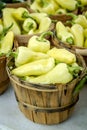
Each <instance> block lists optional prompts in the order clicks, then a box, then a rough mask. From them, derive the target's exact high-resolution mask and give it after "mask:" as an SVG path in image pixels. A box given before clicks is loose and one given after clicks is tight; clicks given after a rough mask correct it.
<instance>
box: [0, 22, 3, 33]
mask: <svg viewBox="0 0 87 130" xmlns="http://www.w3.org/2000/svg"><path fill="white" fill-rule="evenodd" d="M2 32H3V25H2V24H0V34H2Z"/></svg>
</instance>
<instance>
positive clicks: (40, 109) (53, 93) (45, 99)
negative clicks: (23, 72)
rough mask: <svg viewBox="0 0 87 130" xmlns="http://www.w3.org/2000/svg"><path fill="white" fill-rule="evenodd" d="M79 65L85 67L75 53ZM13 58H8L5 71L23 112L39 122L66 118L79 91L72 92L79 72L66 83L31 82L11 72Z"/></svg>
mask: <svg viewBox="0 0 87 130" xmlns="http://www.w3.org/2000/svg"><path fill="white" fill-rule="evenodd" d="M77 61H78V63H79V65H81V66H83V67H84V68H85V64H84V60H83V58H82V57H81V56H79V55H77ZM10 67H14V59H12V58H11V59H8V62H7V72H8V75H9V78H10V81H11V83H12V86H13V88H14V91H15V96H16V99H17V102H18V106H19V108H20V110H21V111H22V112H23V114H24V115H25V116H26V117H27V118H28V119H30V120H31V121H33V122H36V123H40V124H50V125H52V124H58V123H60V122H63V121H64V120H67V119H68V118H69V117H70V116H71V114H72V112H73V110H74V107H75V104H76V103H77V101H78V98H79V93H76V94H73V91H74V89H75V87H76V85H77V83H78V82H79V81H80V80H81V79H82V77H83V75H84V70H85V69H83V71H82V72H81V74H80V75H79V76H78V77H77V78H75V79H74V80H73V81H71V82H70V83H68V84H48V85H44V84H43V85H40V84H32V83H28V82H26V81H23V80H22V79H20V78H18V77H17V76H14V75H12V74H11V71H10Z"/></svg>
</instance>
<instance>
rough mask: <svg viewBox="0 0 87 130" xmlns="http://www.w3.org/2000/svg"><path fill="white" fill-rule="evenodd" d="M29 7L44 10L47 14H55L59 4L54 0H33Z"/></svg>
mask: <svg viewBox="0 0 87 130" xmlns="http://www.w3.org/2000/svg"><path fill="white" fill-rule="evenodd" d="M30 7H31V9H33V10H36V11H39V12H45V13H47V14H55V12H56V10H57V9H58V8H59V5H58V4H57V3H56V2H55V1H54V0H50V1H49V0H35V1H34V2H33V3H32V4H31V5H30Z"/></svg>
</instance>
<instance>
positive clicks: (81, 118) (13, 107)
mask: <svg viewBox="0 0 87 130" xmlns="http://www.w3.org/2000/svg"><path fill="white" fill-rule="evenodd" d="M2 126H4V127H3V128H2ZM7 128H9V129H7ZM0 130H87V86H85V87H84V88H83V90H82V91H81V92H80V98H79V101H78V103H77V104H76V106H75V110H74V112H73V114H72V116H71V117H70V118H69V119H68V120H66V121H64V122H62V123H61V124H58V125H41V124H36V123H33V122H32V121H30V120H29V119H27V118H26V117H25V116H24V114H23V113H22V112H21V111H20V110H19V107H18V104H17V102H16V99H15V96H14V90H13V88H12V87H11V86H10V87H9V89H8V90H7V91H6V92H5V93H4V94H3V95H1V96H0Z"/></svg>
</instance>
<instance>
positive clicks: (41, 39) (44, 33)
mask: <svg viewBox="0 0 87 130" xmlns="http://www.w3.org/2000/svg"><path fill="white" fill-rule="evenodd" d="M45 36H53V32H51V31H47V32H43V33H42V34H41V35H40V36H39V37H38V40H39V41H43V40H44V38H45Z"/></svg>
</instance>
